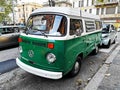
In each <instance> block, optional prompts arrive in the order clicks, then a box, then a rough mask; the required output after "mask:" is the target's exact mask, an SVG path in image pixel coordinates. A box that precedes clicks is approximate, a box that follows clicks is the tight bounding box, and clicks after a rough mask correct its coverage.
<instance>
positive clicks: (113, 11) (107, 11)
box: [106, 7, 115, 14]
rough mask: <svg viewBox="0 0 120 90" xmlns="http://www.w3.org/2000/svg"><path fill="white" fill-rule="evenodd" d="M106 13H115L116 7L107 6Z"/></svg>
mask: <svg viewBox="0 0 120 90" xmlns="http://www.w3.org/2000/svg"><path fill="white" fill-rule="evenodd" d="M106 14H115V7H108V8H106Z"/></svg>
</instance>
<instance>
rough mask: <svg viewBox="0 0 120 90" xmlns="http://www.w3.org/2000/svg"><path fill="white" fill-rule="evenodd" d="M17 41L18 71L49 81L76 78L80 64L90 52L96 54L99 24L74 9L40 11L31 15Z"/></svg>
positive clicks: (96, 19) (93, 18)
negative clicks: (18, 50)
mask: <svg viewBox="0 0 120 90" xmlns="http://www.w3.org/2000/svg"><path fill="white" fill-rule="evenodd" d="M18 41H19V45H20V57H18V58H17V59H16V62H17V65H18V66H19V67H20V68H22V69H24V70H25V71H27V72H29V73H32V74H35V75H38V76H41V77H45V78H50V79H60V78H62V77H63V76H64V75H66V74H70V75H71V76H75V75H77V74H78V73H79V71H80V68H81V60H82V59H84V58H85V57H86V56H87V55H88V54H90V53H91V52H93V53H94V54H97V53H98V50H99V49H98V46H99V44H100V42H101V21H100V18H99V16H96V15H91V14H88V13H85V12H82V11H80V10H79V9H75V8H68V7H45V8H40V9H37V10H35V11H34V12H33V13H32V14H31V15H30V17H29V19H28V21H27V28H26V32H25V33H22V34H21V35H20V37H19V39H18ZM86 67H87V65H86Z"/></svg>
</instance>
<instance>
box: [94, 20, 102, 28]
mask: <svg viewBox="0 0 120 90" xmlns="http://www.w3.org/2000/svg"><path fill="white" fill-rule="evenodd" d="M95 24H96V30H99V29H101V28H102V23H101V22H100V21H95Z"/></svg>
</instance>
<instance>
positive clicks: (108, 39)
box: [102, 24, 117, 48]
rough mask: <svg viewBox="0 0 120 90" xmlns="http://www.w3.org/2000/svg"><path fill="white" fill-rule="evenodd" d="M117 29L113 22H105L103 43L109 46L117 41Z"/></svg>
mask: <svg viewBox="0 0 120 90" xmlns="http://www.w3.org/2000/svg"><path fill="white" fill-rule="evenodd" d="M116 38H117V31H116V29H115V27H114V26H113V25H112V24H103V27H102V45H104V46H106V47H107V48H109V47H110V45H111V44H112V43H113V44H114V43H115V42H116Z"/></svg>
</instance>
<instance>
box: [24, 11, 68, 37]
mask: <svg viewBox="0 0 120 90" xmlns="http://www.w3.org/2000/svg"><path fill="white" fill-rule="evenodd" d="M39 15H55V16H62V17H63V18H64V19H65V25H64V26H65V27H64V28H65V32H64V34H61V35H52V34H51V35H50V34H46V33H45V34H44V35H43V34H41V35H40V36H50V37H64V36H66V35H67V32H68V31H67V26H68V17H67V16H66V15H63V14H53V13H47V14H46V13H40V14H32V15H30V17H29V18H28V20H27V25H26V27H27V29H26V31H29V30H30V29H29V25H28V22H29V20H30V19H31V18H33V17H34V16H39ZM40 31H41V32H44V30H43V31H42V30H40ZM45 31H46V30H45ZM27 34H30V33H27ZM30 35H35V34H30Z"/></svg>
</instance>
